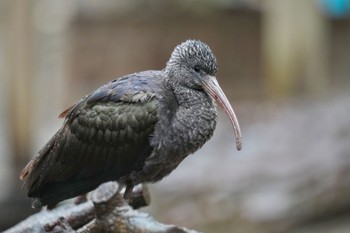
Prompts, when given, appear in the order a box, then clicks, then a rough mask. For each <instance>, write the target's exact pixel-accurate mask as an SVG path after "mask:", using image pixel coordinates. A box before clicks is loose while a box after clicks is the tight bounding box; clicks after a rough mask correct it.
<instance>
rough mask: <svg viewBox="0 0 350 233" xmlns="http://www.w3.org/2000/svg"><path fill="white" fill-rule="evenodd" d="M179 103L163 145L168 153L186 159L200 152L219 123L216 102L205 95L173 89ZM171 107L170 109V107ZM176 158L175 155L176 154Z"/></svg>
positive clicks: (183, 89) (179, 87) (191, 90)
mask: <svg viewBox="0 0 350 233" xmlns="http://www.w3.org/2000/svg"><path fill="white" fill-rule="evenodd" d="M173 94H174V96H175V98H176V100H177V106H176V108H174V109H172V110H169V111H171V112H172V113H171V115H172V116H171V117H167V120H168V119H170V121H169V122H167V124H163V125H164V126H165V125H167V127H165V128H164V129H162V130H161V131H163V130H164V131H163V133H162V135H164V137H162V139H160V141H159V142H160V143H161V144H162V145H164V144H165V145H169V146H168V147H167V149H170V150H171V151H177V152H178V153H177V154H179V155H181V156H184V157H185V156H187V155H188V154H191V153H193V152H195V151H196V150H198V149H199V148H200V147H202V145H203V144H204V143H205V142H206V141H208V140H209V139H210V138H211V136H212V135H213V132H214V129H215V127H216V121H217V110H216V105H215V104H214V101H213V100H212V99H211V97H210V96H208V95H207V94H206V93H205V92H204V91H201V90H193V89H189V88H187V87H181V86H177V87H176V88H174V89H173ZM167 106H168V105H167ZM174 154H176V153H174Z"/></svg>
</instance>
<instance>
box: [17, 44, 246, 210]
mask: <svg viewBox="0 0 350 233" xmlns="http://www.w3.org/2000/svg"><path fill="white" fill-rule="evenodd" d="M217 70H218V65H217V59H216V57H215V56H214V54H213V52H212V51H211V49H210V48H209V46H208V45H207V44H206V43H204V42H202V41H200V40H194V39H189V40H186V41H184V42H182V43H180V44H178V45H177V46H176V47H175V49H174V50H173V52H172V53H171V56H170V59H169V60H168V61H167V63H166V66H165V68H164V69H162V70H148V71H142V72H137V73H133V74H128V75H125V76H122V77H120V78H117V79H114V80H112V81H110V82H109V83H107V84H105V85H103V86H101V87H100V88H98V89H96V90H95V91H93V92H92V93H90V94H88V95H86V96H85V97H83V98H82V99H81V100H80V101H78V102H77V103H75V104H74V105H72V106H71V107H69V108H68V109H66V110H65V111H64V112H62V113H61V114H60V115H59V117H60V118H64V122H63V125H62V127H61V128H60V129H59V130H58V131H57V132H56V133H55V134H54V135H53V137H52V138H51V139H50V140H49V141H48V142H47V144H46V145H45V146H44V147H43V148H42V149H41V150H40V151H39V152H38V154H37V155H36V156H35V157H34V158H33V159H32V160H31V161H30V162H29V163H28V164H27V165H26V166H25V168H24V169H23V170H22V172H21V174H20V179H21V180H24V185H23V187H24V189H25V190H26V192H27V196H28V197H30V198H32V201H33V202H32V203H33V206H34V208H35V206H36V207H43V206H54V205H56V204H57V203H59V202H61V201H63V200H66V199H69V198H73V197H76V196H80V195H84V194H86V193H88V192H90V191H92V190H94V189H95V188H97V187H98V186H99V185H100V184H102V183H104V182H107V181H117V182H118V184H119V185H120V187H124V188H125V193H124V197H125V195H126V194H127V193H129V194H130V193H131V192H132V189H133V187H134V186H135V185H137V184H142V183H154V182H157V181H160V180H161V179H162V178H164V177H166V176H168V175H169V174H170V173H171V172H172V171H173V170H174V169H176V168H177V166H178V165H179V164H180V163H181V162H182V161H183V160H184V159H185V158H186V157H187V156H188V155H190V154H193V153H194V152H195V151H197V150H198V149H200V148H201V147H202V146H203V145H204V144H205V143H206V142H207V141H208V140H209V139H210V138H211V137H212V135H213V132H214V129H215V127H216V123H217V118H218V113H217V104H218V105H220V106H221V107H222V108H223V109H224V110H225V112H226V113H227V115H228V118H229V120H230V122H231V124H232V126H233V130H234V134H235V139H236V147H237V149H238V150H241V148H242V142H241V138H242V135H241V129H240V126H239V123H238V120H237V117H236V115H235V112H234V111H233V109H232V106H231V105H230V103H229V101H228V100H227V98H226V96H225V94H224V92H223V91H222V89H221V87H220V85H219V84H218V81H217V79H216V73H217Z"/></svg>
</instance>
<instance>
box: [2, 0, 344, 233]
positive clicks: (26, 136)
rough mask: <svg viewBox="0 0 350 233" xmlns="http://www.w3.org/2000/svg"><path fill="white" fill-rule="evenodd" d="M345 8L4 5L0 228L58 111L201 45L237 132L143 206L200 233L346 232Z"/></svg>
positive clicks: (311, 2) (292, 4)
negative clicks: (239, 143)
mask: <svg viewBox="0 0 350 233" xmlns="http://www.w3.org/2000/svg"><path fill="white" fill-rule="evenodd" d="M349 19H350V1H349V0H205V1H204V0H202V1H200V0H168V1H164V0H129V1H122V0H105V1H94V0H74V1H72V0H60V1H54V0H1V1H0V81H1V84H0V231H1V230H4V229H6V228H8V227H10V226H12V225H14V224H15V223H17V222H19V221H20V220H21V219H24V218H26V217H27V216H28V215H31V214H33V213H34V210H32V209H31V208H30V201H29V200H28V199H27V198H26V196H25V193H24V191H22V190H21V185H22V182H20V181H19V179H18V176H19V172H20V170H21V169H22V168H23V167H24V166H25V164H26V163H27V162H28V161H29V159H30V158H31V157H32V156H34V155H35V154H36V153H37V151H38V150H39V149H40V148H41V147H42V146H43V145H44V144H45V143H46V142H47V141H48V140H49V139H50V137H51V136H52V135H53V134H54V133H55V132H56V131H57V130H58V128H59V127H60V125H61V124H62V122H63V120H62V119H58V118H57V116H58V115H59V114H60V113H61V112H62V111H63V110H64V109H65V108H67V107H68V106H70V105H71V104H72V103H74V102H76V101H78V100H79V99H80V98H81V97H82V96H84V95H86V94H88V93H89V92H90V91H92V90H94V89H96V88H97V87H99V86H101V85H102V84H104V83H106V82H108V81H109V80H112V79H114V78H115V77H118V76H121V75H123V74H127V73H132V72H136V71H142V70H147V69H162V68H163V67H164V66H165V63H166V61H167V60H168V58H169V56H170V53H171V52H172V50H173V48H174V47H175V46H176V45H177V44H178V43H180V42H182V41H184V40H186V39H189V38H194V39H200V40H202V41H204V42H206V43H207V44H209V46H210V47H211V48H212V50H213V52H214V53H215V55H216V57H217V59H218V62H219V73H218V75H217V77H218V80H219V82H220V84H221V87H222V88H223V90H224V92H225V93H226V95H227V97H228V98H229V100H230V101H231V103H232V105H233V107H234V109H235V111H236V114H237V116H238V119H239V121H240V124H241V128H242V132H243V150H242V151H241V152H237V151H236V150H235V143H234V134H233V130H232V129H231V126H230V125H229V122H228V120H227V118H226V116H225V115H224V114H222V112H220V116H219V124H218V126H217V130H216V131H215V134H214V137H213V139H212V140H210V142H208V143H207V144H206V145H205V146H204V147H203V148H202V149H201V150H200V151H198V152H197V153H195V154H194V155H192V156H189V157H188V158H187V159H186V160H185V161H184V162H183V163H182V164H181V165H180V166H179V168H178V169H177V170H176V171H174V172H173V173H172V174H171V175H170V176H169V177H167V178H165V179H164V180H163V181H161V182H159V183H157V184H153V185H150V186H149V188H150V192H151V196H152V203H151V205H150V207H147V208H145V209H143V211H145V212H149V213H151V214H152V215H153V216H154V217H155V218H156V219H157V220H159V221H161V222H164V223H169V224H175V225H179V226H186V227H188V228H194V229H196V230H199V231H203V232H214V233H224V232H225V233H227V232H245V233H255V232H259V233H261V232H301V233H304V232H305V233H308V232H319V233H322V232H332V233H334V232H335V233H340V232H350V198H349V197H350V117H349V114H350V92H349V90H350V20H349Z"/></svg>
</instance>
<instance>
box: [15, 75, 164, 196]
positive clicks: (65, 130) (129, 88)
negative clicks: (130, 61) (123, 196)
mask: <svg viewBox="0 0 350 233" xmlns="http://www.w3.org/2000/svg"><path fill="white" fill-rule="evenodd" d="M149 76H153V75H152V74H149ZM156 86H157V83H155V81H154V80H152V79H151V78H149V77H147V75H145V74H142V73H141V74H134V75H130V76H126V77H124V78H121V79H119V80H115V81H112V82H110V83H109V84H107V85H105V86H102V87H101V88H99V89H98V90H96V91H95V92H93V93H92V94H90V95H88V96H86V97H85V98H83V99H82V100H81V101H79V102H78V103H77V104H76V105H74V106H73V107H71V108H70V109H68V110H67V111H66V112H65V113H64V115H65V117H66V120H65V123H64V125H63V126H62V128H61V129H60V130H59V131H58V132H57V133H56V134H55V135H54V136H53V138H52V139H51V140H50V141H49V142H48V143H47V145H46V146H45V147H44V148H43V149H42V150H41V151H40V152H39V154H38V156H37V157H36V158H34V159H33V160H32V161H31V162H30V163H29V164H28V165H27V166H26V167H25V168H24V170H23V171H22V173H21V179H26V183H25V186H26V188H27V189H28V196H33V197H38V196H39V197H41V198H46V197H45V195H56V194H55V193H59V192H62V193H61V197H62V196H65V195H67V197H68V196H71V197H72V196H76V195H79V194H81V193H84V192H88V191H90V190H92V189H93V188H95V187H96V186H97V185H99V184H100V183H102V182H104V181H107V180H118V178H120V177H122V176H124V175H126V174H128V173H130V172H131V171H132V170H135V169H136V170H137V169H141V168H142V165H143V163H144V160H145V159H146V158H147V157H148V156H149V154H150V153H151V151H152V149H153V148H152V147H151V145H150V143H149V137H150V136H151V134H152V133H153V130H154V126H155V124H156V122H157V104H158V98H157V97H156V92H155V91H154V88H155V87H156ZM61 115H62V114H61ZM72 190H73V191H72ZM57 195H58V194H57ZM61 199H62V198H61ZM63 199H64V198H63ZM49 201H50V200H49V199H48V200H47V202H49ZM44 202H45V201H44Z"/></svg>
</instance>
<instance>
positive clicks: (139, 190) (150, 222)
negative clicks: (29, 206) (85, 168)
mask: <svg viewBox="0 0 350 233" xmlns="http://www.w3.org/2000/svg"><path fill="white" fill-rule="evenodd" d="M118 187H119V186H118V184H117V183H116V182H107V183H104V184H102V185H100V186H99V187H98V188H97V189H96V190H95V191H94V192H93V193H92V195H91V200H88V201H86V202H84V203H81V204H74V203H69V204H65V205H62V206H58V207H56V208H55V209H53V210H42V211H41V212H39V213H36V214H34V215H32V216H29V217H28V218H27V219H25V220H23V221H22V222H20V223H18V224H17V225H15V226H13V227H12V228H10V229H8V230H7V231H5V233H14V232H16V233H17V232H23V233H24V232H65V233H68V232H80V233H97V232H130V233H139V232H142V233H153V232H154V233H155V232H157V233H196V231H193V230H188V229H186V228H181V227H177V226H173V225H165V224H162V223H159V222H157V221H156V220H154V219H153V218H152V217H151V216H150V215H149V214H146V213H142V212H139V211H136V210H134V209H136V208H140V207H143V206H146V205H148V204H149V203H150V198H149V193H148V191H147V188H146V187H145V186H141V185H140V186H138V187H136V188H135V190H134V191H133V195H132V200H131V201H130V204H128V203H127V202H126V201H125V200H124V199H123V197H122V196H121V195H120V194H119V193H118V191H117V190H118Z"/></svg>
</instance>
